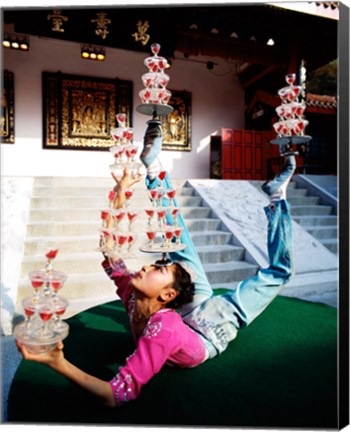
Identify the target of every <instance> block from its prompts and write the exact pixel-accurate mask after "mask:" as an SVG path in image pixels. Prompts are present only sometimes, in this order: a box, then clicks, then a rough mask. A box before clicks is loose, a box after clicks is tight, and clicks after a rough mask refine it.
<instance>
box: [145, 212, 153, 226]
mask: <svg viewBox="0 0 350 432" xmlns="http://www.w3.org/2000/svg"><path fill="white" fill-rule="evenodd" d="M145 213H146V215H147V225H148V226H149V227H150V226H151V225H152V218H153V216H154V214H155V210H154V209H145Z"/></svg>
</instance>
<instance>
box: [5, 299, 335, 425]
mask: <svg viewBox="0 0 350 432" xmlns="http://www.w3.org/2000/svg"><path fill="white" fill-rule="evenodd" d="M67 322H68V323H69V325H70V328H71V331H70V335H69V337H68V338H67V339H66V340H65V354H66V357H67V358H68V359H69V360H70V361H72V362H73V363H74V364H76V365H77V366H79V367H80V368H82V369H83V370H85V371H86V372H89V373H91V374H94V375H97V376H98V377H100V378H102V379H106V380H109V379H111V378H112V377H113V375H114V374H115V372H116V371H117V369H118V367H119V366H120V365H123V364H124V360H125V358H126V356H128V355H129V354H131V352H132V351H133V342H132V339H131V336H130V334H129V326H128V318H127V315H126V313H125V311H124V309H123V307H122V305H121V302H120V301H115V302H112V303H107V304H104V305H102V306H98V307H94V308H92V309H89V310H87V311H84V312H82V313H80V314H78V315H76V316H74V317H72V318H70V319H69V320H67ZM8 416H9V421H10V422H19V423H55V424H67V423H68V424H81V425H88V424H112V425H113V424H119V425H146V426H148V425H155V426H172V425H174V426H202V427H205V426H211V427H220V426H222V427H251V428H259V427H272V428H273V427H275V428H276V427H277V428H283V427H289V428H322V429H328V428H337V310H336V309H334V308H331V307H328V306H325V305H320V304H313V303H308V302H304V301H301V300H296V299H290V298H285V297H278V298H277V299H276V300H275V301H274V302H273V303H272V304H271V305H270V306H269V307H268V308H267V309H266V311H265V312H264V313H263V314H262V315H261V316H260V317H258V318H257V319H256V320H255V321H254V322H253V323H252V324H251V325H250V326H249V327H248V328H246V329H244V330H242V331H241V332H240V333H239V335H238V337H237V339H236V340H235V341H234V342H232V343H231V344H230V346H229V348H228V349H227V350H226V351H225V352H224V353H223V354H222V355H221V356H219V357H217V358H215V359H213V360H210V361H208V362H206V363H204V364H203V365H200V366H199V367H197V368H193V369H176V368H171V367H164V368H163V369H162V370H161V372H160V373H159V374H158V375H157V376H155V377H154V378H153V379H152V380H151V381H150V382H149V383H148V384H147V385H146V386H145V387H144V388H143V390H142V392H141V395H140V396H139V398H138V399H137V400H135V401H133V402H130V403H129V404H126V405H124V406H123V407H122V408H116V409H114V410H110V409H106V408H103V407H100V406H99V405H97V404H96V403H95V401H94V400H93V398H92V397H91V396H89V395H87V394H86V393H85V392H83V391H82V390H81V389H80V388H78V387H77V386H76V385H74V384H72V383H71V382H70V381H68V380H67V379H66V378H64V377H62V376H60V375H59V374H57V373H56V372H54V371H52V370H51V369H49V368H48V367H46V366H44V365H40V364H38V363H34V362H28V361H22V362H21V364H20V366H19V367H18V370H17V372H16V374H15V377H14V380H13V383H12V386H11V390H10V395H9V402H8Z"/></svg>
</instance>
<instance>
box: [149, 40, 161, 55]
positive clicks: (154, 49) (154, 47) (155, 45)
mask: <svg viewBox="0 0 350 432" xmlns="http://www.w3.org/2000/svg"><path fill="white" fill-rule="evenodd" d="M151 51H152V54H153V55H154V56H157V55H158V54H159V51H160V45H159V44H158V43H153V44H152V45H151Z"/></svg>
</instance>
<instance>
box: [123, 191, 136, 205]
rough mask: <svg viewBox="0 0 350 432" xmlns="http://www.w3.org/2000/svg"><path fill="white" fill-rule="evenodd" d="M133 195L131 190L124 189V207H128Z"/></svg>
mask: <svg viewBox="0 0 350 432" xmlns="http://www.w3.org/2000/svg"><path fill="white" fill-rule="evenodd" d="M133 195H134V191H133V189H131V188H129V189H126V191H125V192H124V197H125V201H124V206H125V207H128V206H129V204H130V202H129V201H130V199H131V198H132V196H133Z"/></svg>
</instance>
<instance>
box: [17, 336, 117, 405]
mask: <svg viewBox="0 0 350 432" xmlns="http://www.w3.org/2000/svg"><path fill="white" fill-rule="evenodd" d="M16 344H17V347H18V349H19V351H20V353H21V354H22V356H23V358H24V359H25V360H31V361H36V362H38V363H43V364H46V365H47V366H49V367H50V368H51V369H53V370H55V371H56V372H58V373H60V374H61V375H63V376H65V377H66V378H68V379H70V380H71V381H72V382H74V383H75V384H78V385H79V386H80V387H82V388H83V389H84V390H86V391H87V392H89V393H90V394H92V395H93V396H95V397H96V398H97V400H99V402H100V403H102V404H103V405H104V406H106V407H111V408H112V407H115V406H116V403H115V400H114V396H113V392H112V389H111V386H110V384H109V383H108V382H107V381H103V380H101V379H99V378H96V377H95V376H93V375H90V374H88V373H86V372H84V371H82V370H81V369H79V368H78V367H76V366H74V365H73V364H72V363H70V362H69V361H68V360H67V359H66V358H65V357H64V354H63V343H62V341H60V342H58V343H57V346H56V348H55V349H54V350H52V351H50V352H49V353H46V354H40V355H38V354H31V353H29V352H28V350H27V349H26V347H25V346H24V345H23V344H21V343H19V342H18V341H16Z"/></svg>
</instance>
